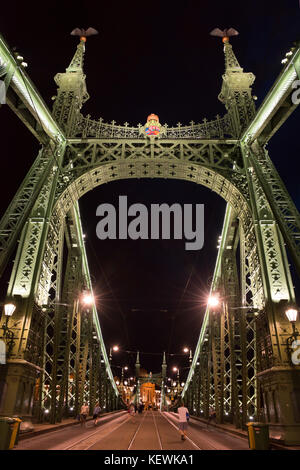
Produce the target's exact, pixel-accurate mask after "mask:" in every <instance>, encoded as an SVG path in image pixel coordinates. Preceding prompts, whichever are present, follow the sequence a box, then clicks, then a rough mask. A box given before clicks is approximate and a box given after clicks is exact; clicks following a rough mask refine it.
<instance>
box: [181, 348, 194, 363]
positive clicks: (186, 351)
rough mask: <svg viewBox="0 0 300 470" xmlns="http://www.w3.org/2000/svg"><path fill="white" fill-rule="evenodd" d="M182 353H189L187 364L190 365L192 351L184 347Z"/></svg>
mask: <svg viewBox="0 0 300 470" xmlns="http://www.w3.org/2000/svg"><path fill="white" fill-rule="evenodd" d="M183 352H184V353H188V352H189V353H190V355H189V363H190V364H191V363H192V361H193V355H192V350H191V349H190V348H187V347H185V348H183Z"/></svg>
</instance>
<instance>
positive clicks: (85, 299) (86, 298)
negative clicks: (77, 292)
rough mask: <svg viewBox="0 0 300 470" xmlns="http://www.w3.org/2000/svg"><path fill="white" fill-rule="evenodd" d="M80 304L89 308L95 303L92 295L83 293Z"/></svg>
mask: <svg viewBox="0 0 300 470" xmlns="http://www.w3.org/2000/svg"><path fill="white" fill-rule="evenodd" d="M81 302H82V303H83V305H85V306H86V307H88V306H91V305H93V304H94V303H95V298H94V296H93V294H91V293H90V292H85V293H84V294H83V295H82V298H81Z"/></svg>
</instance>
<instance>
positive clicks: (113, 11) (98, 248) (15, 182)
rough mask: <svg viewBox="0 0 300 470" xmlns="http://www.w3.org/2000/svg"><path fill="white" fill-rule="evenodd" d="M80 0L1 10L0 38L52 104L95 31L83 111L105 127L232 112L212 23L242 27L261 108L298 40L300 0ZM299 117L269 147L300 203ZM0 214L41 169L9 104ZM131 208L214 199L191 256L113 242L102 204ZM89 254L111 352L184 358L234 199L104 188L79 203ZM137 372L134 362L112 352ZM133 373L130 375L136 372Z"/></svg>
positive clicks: (151, 183) (180, 190)
mask: <svg viewBox="0 0 300 470" xmlns="http://www.w3.org/2000/svg"><path fill="white" fill-rule="evenodd" d="M246 3H247V4H245V2H241V1H231V0H228V1H226V2H224V1H201V2H199V0H197V1H188V0H186V1H184V2H180V3H176V2H174V1H173V2H170V1H161V2H140V1H130V2H119V1H115V2H99V1H97V2H92V1H89V2H74V1H59V2H58V1H52V2H44V3H43V4H41V7H40V9H37V7H36V6H34V4H31V3H30V2H5V4H4V5H1V18H0V32H1V33H2V34H3V36H4V38H5V39H6V41H7V42H8V44H9V45H10V47H13V46H17V48H18V52H20V53H21V54H22V55H23V56H24V58H25V60H26V62H28V64H29V66H28V69H27V71H28V74H29V75H30V77H31V79H32V80H33V82H34V83H35V85H36V86H37V87H38V89H39V90H40V93H41V95H42V96H43V98H44V100H45V102H46V103H47V104H48V106H49V107H51V106H52V101H51V97H52V96H53V95H55V93H56V88H55V83H54V80H53V77H54V75H55V74H56V73H57V72H63V71H64V70H65V68H66V67H67V65H68V63H69V61H70V59H71V57H72V55H73V54H74V51H75V48H76V44H77V39H76V38H74V37H72V36H70V35H69V33H70V31H71V30H72V29H73V28H75V27H80V28H81V27H82V28H87V27H89V26H92V27H94V28H96V29H98V30H99V32H100V34H99V36H96V37H93V38H91V39H90V40H88V43H87V49H86V56H85V71H86V74H87V88H88V92H89V94H90V100H89V101H88V102H87V103H86V104H85V105H84V107H83V109H82V112H83V114H87V113H90V114H91V116H92V117H94V118H96V119H98V118H99V117H102V118H103V119H104V120H105V121H106V122H110V121H112V120H113V119H114V120H115V121H117V123H119V124H123V123H124V122H125V121H127V122H129V123H130V124H132V125H136V124H137V123H139V122H140V123H142V124H144V123H145V121H146V118H147V116H148V114H150V113H151V112H154V113H157V114H158V115H159V117H160V122H161V123H165V122H166V123H168V125H176V124H177V122H181V123H182V124H188V123H189V122H190V121H191V120H193V121H195V122H200V121H202V119H203V118H204V117H206V118H208V119H213V118H214V117H215V116H216V114H218V113H219V114H220V115H222V114H224V113H225V108H224V106H223V105H222V104H221V103H220V102H219V101H218V99H217V96H218V94H219V92H220V89H221V77H222V73H223V71H224V56H223V48H222V44H221V42H220V40H218V39H216V38H213V37H211V36H209V32H210V31H211V30H212V29H213V28H214V27H220V28H221V29H223V28H226V27H230V26H232V27H234V28H236V29H237V30H238V31H239V32H240V35H239V36H238V37H236V38H234V39H232V44H233V47H234V51H235V53H236V55H237V57H238V60H239V61H240V64H241V65H242V66H243V67H244V70H245V71H249V72H250V71H251V72H253V73H254V74H255V75H256V81H255V84H254V93H255V94H256V95H257V97H258V101H257V104H258V105H259V104H260V103H261V101H262V100H263V98H264V96H265V95H266V93H267V91H268V90H269V88H270V87H271V85H272V83H273V82H274V80H275V79H276V77H277V76H278V74H279V73H280V70H281V68H282V65H281V59H282V58H283V57H284V55H285V53H286V52H287V51H288V50H289V48H290V47H291V46H292V42H293V41H295V40H299V39H300V38H299V34H300V33H299V19H300V18H299V5H298V0H288V1H286V0H282V1H276V2H274V1H270V0H268V1H264V2H262V1H258V0H253V1H251V2H246ZM298 119H299V111H296V112H295V113H294V114H293V115H292V116H291V117H290V118H289V120H288V123H285V124H284V125H283V127H282V128H281V129H280V131H279V133H278V135H276V136H275V137H273V138H272V140H271V142H270V144H269V151H270V155H271V157H272V159H273V161H274V163H275V165H276V167H277V169H278V170H279V172H280V174H281V176H282V178H283V180H284V182H285V183H286V185H287V188H288V190H289V191H290V193H291V195H292V197H293V199H294V200H295V202H296V204H297V206H298V208H300V186H299V176H298V175H299V173H298V171H297V170H298V159H299V155H300V143H299V139H297V136H298V127H297V122H298V121H297V120H298ZM0 125H1V130H2V133H1V149H2V152H1V163H2V172H3V175H5V178H3V179H2V184H1V185H0V196H1V213H3V212H4V210H5V209H6V207H7V205H8V203H9V201H10V200H11V198H12V197H13V195H14V193H15V191H16V189H17V187H18V186H19V184H20V183H21V181H22V179H23V178H24V176H25V174H26V171H27V170H28V168H29V167H30V165H31V164H32V162H33V160H34V158H35V156H36V154H37V150H38V148H39V146H38V144H37V143H36V142H35V140H34V138H33V137H32V136H31V134H30V133H29V131H27V129H26V128H25V127H24V126H23V125H22V123H21V122H20V121H18V119H17V118H16V117H15V116H14V115H13V114H12V112H11V111H10V109H8V108H7V107H6V106H2V108H1V109H0ZM119 195H127V196H128V200H129V202H130V203H135V202H140V203H145V204H146V205H147V207H149V205H150V204H151V203H157V202H159V203H162V202H167V203H169V204H171V203H173V202H179V203H196V202H197V203H203V204H205V245H204V248H203V249H202V250H201V251H199V252H188V251H185V249H184V243H183V242H180V241H150V240H144V241H141V240H139V241H129V240H128V241H105V242H100V241H99V240H97V238H96V236H95V228H96V223H97V220H98V219H97V218H96V216H95V212H96V207H97V205H98V204H100V203H101V202H111V203H114V204H117V200H118V196H119ZM80 207H81V211H82V219H83V225H84V231H85V232H86V234H87V239H86V240H87V242H86V247H87V253H88V257H89V260H90V266H91V272H92V277H93V281H94V286H95V291H96V293H97V295H98V299H99V300H98V305H99V314H100V320H101V325H102V329H103V334H104V338H105V341H106V343H107V346H108V347H109V346H110V345H112V344H114V343H118V344H119V345H120V347H121V348H122V349H123V350H130V351H136V350H137V349H139V350H140V351H143V352H153V353H161V352H162V351H163V350H166V351H167V352H168V353H172V354H175V353H181V351H182V347H183V346H184V345H188V346H189V347H191V348H192V349H194V348H195V345H196V342H197V338H198V334H199V330H200V326H201V321H202V318H203V314H204V303H205V298H206V295H207V292H208V290H209V280H210V279H211V276H212V273H213V269H214V264H215V259H216V255H217V249H216V246H217V238H218V235H219V234H220V231H221V227H222V221H223V216H224V208H225V202H224V201H223V200H222V199H221V198H220V197H219V196H217V195H216V194H214V193H212V192H211V191H209V190H208V189H206V188H203V187H200V186H197V185H194V184H193V183H188V182H183V181H170V180H123V181H119V182H114V183H110V184H108V185H105V186H100V187H98V188H97V189H96V190H94V191H93V192H90V193H88V194H87V195H86V196H84V197H83V198H82V199H81V200H80ZM114 363H115V364H119V365H121V364H125V363H128V365H132V364H133V363H134V358H133V355H127V354H125V353H123V354H119V355H118V356H115V357H114ZM168 363H169V365H170V366H173V365H175V364H176V365H178V364H179V365H180V367H181V368H183V367H186V366H187V364H188V363H187V359H185V358H183V357H180V356H178V357H176V356H169V357H168ZM160 364H161V357H160V356H159V355H146V354H144V355H142V366H144V367H145V368H147V369H148V370H152V371H153V372H158V370H159V368H160ZM130 373H132V369H131V371H130Z"/></svg>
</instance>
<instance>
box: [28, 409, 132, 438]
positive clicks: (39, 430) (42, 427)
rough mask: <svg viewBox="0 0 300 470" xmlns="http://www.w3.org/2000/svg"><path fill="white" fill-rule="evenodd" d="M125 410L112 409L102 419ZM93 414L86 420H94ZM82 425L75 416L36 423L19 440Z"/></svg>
mask: <svg viewBox="0 0 300 470" xmlns="http://www.w3.org/2000/svg"><path fill="white" fill-rule="evenodd" d="M121 411H124V410H116V411H110V412H109V413H103V414H101V415H100V419H102V418H105V417H107V416H109V415H112V414H115V413H120V412H121ZM92 419H93V418H92V416H89V417H88V418H87V419H86V421H92ZM76 424H78V425H80V422H79V421H78V420H77V419H75V418H67V419H63V420H62V421H61V423H56V424H50V423H36V424H34V430H33V431H29V432H24V433H20V434H19V441H20V440H22V439H28V438H30V437H35V436H38V435H40V434H45V433H47V432H52V431H56V430H57V429H63V428H66V427H69V426H74V425H76Z"/></svg>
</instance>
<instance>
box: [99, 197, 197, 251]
mask: <svg viewBox="0 0 300 470" xmlns="http://www.w3.org/2000/svg"><path fill="white" fill-rule="evenodd" d="M96 215H97V216H99V217H102V218H101V220H100V221H99V222H98V223H97V227H96V234H97V237H98V238H99V239H100V240H106V239H110V240H116V239H119V240H126V239H127V238H130V239H132V240H138V239H142V240H148V239H151V240H159V239H163V240H170V239H171V232H173V238H174V240H182V239H185V240H187V241H186V243H185V249H186V250H201V248H203V245H204V204H195V205H193V204H183V205H180V204H178V203H174V204H172V205H171V206H169V205H168V204H165V203H164V204H151V209H150V214H149V211H148V208H147V207H146V206H145V205H144V204H140V203H136V204H132V205H130V206H129V207H128V204H127V196H119V207H118V215H117V210H116V208H115V207H114V206H113V205H112V204H108V203H104V204H100V205H99V206H98V207H97V210H96ZM129 217H131V220H129V219H128V218H129ZM149 222H150V224H149ZM149 225H150V226H149ZM117 226H118V227H117ZM171 229H173V230H172V231H171Z"/></svg>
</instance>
